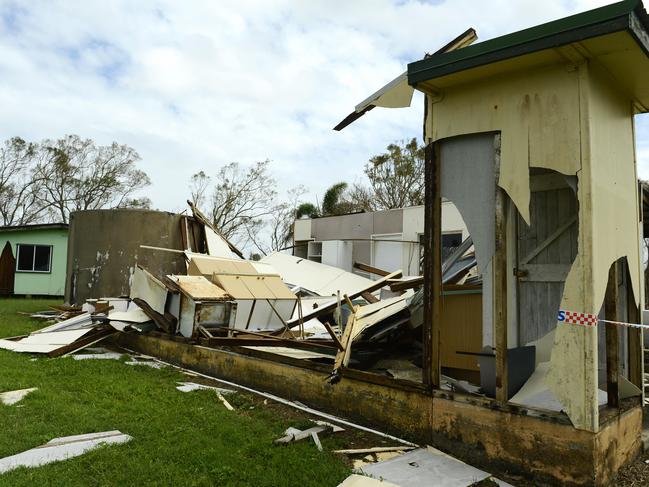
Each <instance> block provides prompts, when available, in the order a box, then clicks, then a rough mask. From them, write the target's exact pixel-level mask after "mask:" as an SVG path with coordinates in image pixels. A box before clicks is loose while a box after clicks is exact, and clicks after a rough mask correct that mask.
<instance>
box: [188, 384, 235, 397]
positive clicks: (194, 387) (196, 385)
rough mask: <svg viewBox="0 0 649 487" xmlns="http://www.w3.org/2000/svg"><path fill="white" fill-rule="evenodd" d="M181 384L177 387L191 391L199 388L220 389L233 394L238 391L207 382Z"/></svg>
mask: <svg viewBox="0 0 649 487" xmlns="http://www.w3.org/2000/svg"><path fill="white" fill-rule="evenodd" d="M178 384H180V385H179V386H177V387H176V389H178V390H179V391H181V392H191V391H198V390H201V389H203V390H213V391H219V392H220V393H221V394H233V393H234V392H236V391H233V390H232V389H224V388H222V387H214V386H206V385H205V384H197V383H196V382H178Z"/></svg>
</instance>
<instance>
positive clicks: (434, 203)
mask: <svg viewBox="0 0 649 487" xmlns="http://www.w3.org/2000/svg"><path fill="white" fill-rule="evenodd" d="M438 150H439V147H438V145H437V144H435V143H434V142H431V143H430V144H428V145H427V146H426V152H425V166H424V184H425V199H424V202H425V208H424V326H423V327H422V333H423V336H422V339H423V345H424V354H423V355H424V356H423V358H424V360H423V364H424V367H423V370H424V377H423V379H424V384H426V385H428V386H430V387H431V388H434V387H439V385H440V375H441V371H440V358H439V357H440V354H439V336H440V332H439V330H440V296H441V294H442V293H441V290H442V249H441V245H442V196H441V179H440V174H441V172H440V161H439V152H438Z"/></svg>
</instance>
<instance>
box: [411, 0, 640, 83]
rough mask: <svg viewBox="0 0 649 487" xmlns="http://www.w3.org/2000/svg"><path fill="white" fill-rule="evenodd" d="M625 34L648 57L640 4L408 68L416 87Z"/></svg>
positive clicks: (631, 0)
mask: <svg viewBox="0 0 649 487" xmlns="http://www.w3.org/2000/svg"><path fill="white" fill-rule="evenodd" d="M623 30H627V31H629V33H630V34H631V35H632V36H633V37H634V38H635V40H636V42H638V44H639V45H640V47H641V48H642V49H643V50H644V51H645V53H646V54H647V56H649V34H648V31H649V15H647V12H646V11H645V9H644V7H643V5H642V1H641V0H624V1H622V2H618V3H614V4H611V5H606V6H604V7H600V8H596V9H593V10H589V11H587V12H582V13H580V14H576V15H571V16H570V17H564V18H562V19H558V20H554V21H552V22H548V23H545V24H541V25H537V26H535V27H530V28H529V29H525V30H521V31H518V32H514V33H512V34H507V35H504V36H501V37H496V38H495V39H490V40H488V41H484V42H480V43H478V44H473V45H471V46H468V47H465V48H462V49H458V50H457V51H451V52H447V53H442V54H435V55H433V56H430V57H428V58H425V59H422V60H420V61H415V62H413V63H410V64H408V83H409V84H410V85H411V86H415V85H416V84H417V83H420V82H423V81H427V80H429V79H434V78H438V77H441V76H445V75H447V74H451V73H456V72H459V71H464V70H466V69H471V68H474V67H478V66H483V65H485V64H491V63H494V62H498V61H503V60H505V59H510V58H513V57H517V56H522V55H525V54H530V53H533V52H537V51H542V50H545V49H551V48H555V47H559V46H563V45H567V44H571V43H573V42H578V41H581V40H584V39H589V38H592V37H598V36H601V35H606V34H611V33H614V32H619V31H623Z"/></svg>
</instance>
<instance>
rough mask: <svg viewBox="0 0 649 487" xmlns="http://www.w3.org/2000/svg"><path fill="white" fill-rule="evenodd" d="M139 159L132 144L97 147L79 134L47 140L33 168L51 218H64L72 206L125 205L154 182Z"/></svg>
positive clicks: (97, 207) (112, 206) (42, 145)
mask: <svg viewBox="0 0 649 487" xmlns="http://www.w3.org/2000/svg"><path fill="white" fill-rule="evenodd" d="M139 160H140V156H139V155H138V153H137V152H136V151H135V150H134V149H133V148H131V147H129V146H127V145H120V144H118V143H117V142H113V143H112V144H110V145H107V146H98V145H96V144H95V143H94V141H92V140H90V139H85V140H84V139H81V138H80V137H79V136H77V135H67V136H65V137H63V138H61V139H58V140H54V141H52V140H45V141H43V142H42V143H41V144H40V150H39V151H38V152H37V162H36V164H35V168H34V171H33V172H34V175H35V177H36V179H37V180H38V181H39V186H40V188H39V191H38V193H37V194H38V198H39V200H40V202H41V204H42V206H43V208H45V209H47V210H48V211H49V212H50V214H51V219H53V220H57V221H60V222H62V223H67V222H68V221H69V218H70V213H71V212H72V211H78V210H95V209H99V208H106V207H110V208H117V207H120V206H123V205H124V204H125V203H126V202H127V201H129V199H130V198H131V196H132V195H133V194H134V193H135V192H137V191H139V190H140V189H142V188H144V187H146V186H148V185H149V184H150V180H149V177H148V176H147V174H146V173H144V172H143V171H141V170H139V169H136V168H135V163H136V162H137V161H139Z"/></svg>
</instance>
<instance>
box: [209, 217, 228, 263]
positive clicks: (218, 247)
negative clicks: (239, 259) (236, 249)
mask: <svg viewBox="0 0 649 487" xmlns="http://www.w3.org/2000/svg"><path fill="white" fill-rule="evenodd" d="M204 228H205V240H206V241H207V252H208V253H209V254H210V255H211V256H214V257H232V251H231V250H230V246H229V245H228V244H227V242H226V241H225V240H223V238H222V237H221V236H220V235H217V234H216V232H215V231H214V230H212V229H211V228H210V227H208V226H207V225H205V226H204Z"/></svg>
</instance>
